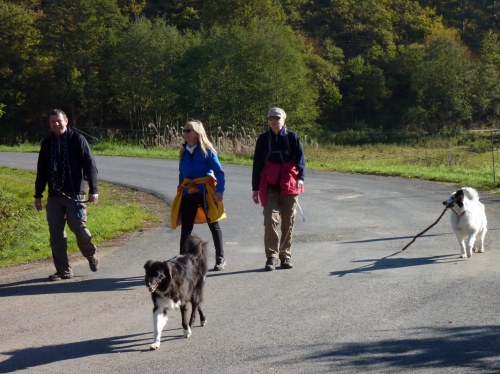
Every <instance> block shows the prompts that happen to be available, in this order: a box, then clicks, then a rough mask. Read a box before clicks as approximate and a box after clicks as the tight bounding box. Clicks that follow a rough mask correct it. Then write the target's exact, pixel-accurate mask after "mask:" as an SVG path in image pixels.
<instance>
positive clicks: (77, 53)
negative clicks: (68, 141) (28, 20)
mask: <svg viewBox="0 0 500 374" xmlns="http://www.w3.org/2000/svg"><path fill="white" fill-rule="evenodd" d="M43 11H44V16H43V19H42V22H41V30H42V32H43V35H44V46H45V47H44V48H45V51H46V53H47V56H48V57H49V58H50V59H51V61H52V66H53V71H52V75H51V76H49V77H48V80H47V83H46V84H47V88H48V89H49V90H51V95H52V100H53V105H54V106H63V107H65V108H66V109H67V110H68V112H69V113H70V114H71V116H72V119H73V123H79V120H80V119H81V118H82V119H83V118H85V121H86V122H88V123H99V121H100V120H101V118H102V116H103V106H102V104H103V103H104V102H105V97H106V95H105V91H103V89H104V88H103V87H102V86H101V80H100V72H101V70H102V68H103V66H104V65H105V64H106V61H105V58H106V53H105V51H106V50H107V49H108V48H109V47H110V46H111V45H112V44H113V43H114V42H115V40H116V37H117V35H118V34H119V33H120V32H121V31H122V30H123V28H124V27H125V26H126V24H127V18H126V17H125V16H124V15H123V14H122V13H121V11H120V8H119V7H118V5H117V3H116V1H115V0H67V1H64V2H60V1H57V0H47V1H45V2H44V8H43Z"/></svg>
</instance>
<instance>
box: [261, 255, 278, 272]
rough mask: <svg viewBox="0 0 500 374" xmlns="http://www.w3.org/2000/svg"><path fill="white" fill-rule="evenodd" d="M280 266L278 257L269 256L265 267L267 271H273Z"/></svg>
mask: <svg viewBox="0 0 500 374" xmlns="http://www.w3.org/2000/svg"><path fill="white" fill-rule="evenodd" d="M276 266H278V259H277V258H276V257H268V258H267V261H266V267H265V268H264V269H265V270H267V271H272V270H274V269H276Z"/></svg>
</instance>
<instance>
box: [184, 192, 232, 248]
mask: <svg viewBox="0 0 500 374" xmlns="http://www.w3.org/2000/svg"><path fill="white" fill-rule="evenodd" d="M200 206H203V196H202V195H201V194H197V193H193V194H189V195H186V196H183V197H182V202H181V212H180V213H181V225H182V226H181V243H180V244H181V250H180V252H181V254H183V253H182V252H183V250H182V249H183V247H184V242H185V241H186V238H187V237H188V236H189V235H191V233H192V232H193V227H194V220H195V218H196V212H197V211H198V207H200ZM208 227H209V228H210V232H211V233H212V238H213V240H214V246H215V256H216V257H224V247H223V243H222V230H221V228H220V225H219V222H213V223H209V224H208Z"/></svg>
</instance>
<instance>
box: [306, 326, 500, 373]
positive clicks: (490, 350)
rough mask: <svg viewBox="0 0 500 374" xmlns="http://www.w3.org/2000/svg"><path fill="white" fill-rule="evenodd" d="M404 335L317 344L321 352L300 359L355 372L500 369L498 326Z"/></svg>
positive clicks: (413, 331)
mask: <svg viewBox="0 0 500 374" xmlns="http://www.w3.org/2000/svg"><path fill="white" fill-rule="evenodd" d="M450 323H451V322H450ZM374 333H377V332H376V331H374ZM380 333H381V334H387V333H390V331H381V332H380ZM405 335H407V336H408V338H405V339H382V340H373V339H370V340H369V341H363V342H353V343H348V344H332V345H330V346H329V347H328V346H321V347H316V349H315V350H316V351H323V352H320V353H317V354H313V355H305V357H302V359H306V360H320V361H325V362H326V363H330V364H331V367H332V369H333V368H335V369H337V370H341V369H342V367H347V368H351V369H355V372H356V371H357V372H367V371H370V370H376V369H379V370H380V369H381V368H387V369H389V371H390V372H398V371H406V370H418V369H421V370H424V369H432V370H435V371H436V372H438V371H439V372H443V371H442V369H448V370H450V369H454V368H455V369H456V370H457V371H458V372H470V370H474V371H475V372H476V371H477V372H481V373H491V374H493V373H499V372H500V334H499V332H498V326H494V325H490V326H465V327H443V328H428V327H422V328H415V329H408V332H407V333H406V334H405ZM309 349H312V347H310V348H309ZM390 368H392V370H390ZM440 369H441V370H440ZM332 372H333V371H332ZM382 372H383V371H382ZM447 372H453V370H450V371H447Z"/></svg>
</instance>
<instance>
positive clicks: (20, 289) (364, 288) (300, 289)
mask: <svg viewBox="0 0 500 374" xmlns="http://www.w3.org/2000/svg"><path fill="white" fill-rule="evenodd" d="M36 157H37V155H36V154H20V153H0V165H5V166H11V167H17V168H25V169H34V167H35V164H36ZM97 162H98V168H99V173H100V178H101V179H102V180H106V181H109V182H114V183H119V184H123V185H127V186H131V187H134V188H137V189H141V190H145V191H148V192H151V193H154V194H156V195H158V196H160V197H162V198H163V199H164V200H165V201H169V199H171V198H172V195H173V193H174V192H175V188H176V184H177V162H176V161H164V160H148V159H129V158H120V157H98V159H97ZM225 172H226V176H227V185H226V193H225V195H224V201H225V206H226V209H227V213H228V219H227V220H225V221H223V222H222V224H221V226H222V229H223V234H224V243H225V251H226V257H227V262H228V267H227V269H226V270H225V271H224V272H209V273H208V277H207V283H206V288H205V290H206V292H205V302H204V308H203V310H204V311H205V313H206V315H207V318H208V323H207V325H206V326H205V327H199V326H196V327H195V328H194V329H193V335H192V337H191V338H189V339H184V338H182V327H181V324H180V313H173V314H172V315H171V316H170V319H169V322H168V324H167V326H166V328H165V329H164V331H163V338H162V345H161V347H160V349H159V350H157V351H150V350H149V344H150V343H151V341H152V335H153V334H152V329H153V326H152V312H151V311H152V303H151V300H150V295H149V293H148V291H147V289H146V287H145V286H144V284H143V275H144V270H143V265H144V263H145V262H146V261H147V260H149V259H155V260H156V259H158V260H161V259H168V258H170V257H172V256H174V255H176V254H177V252H178V241H179V235H180V231H179V230H175V231H173V230H171V229H168V228H166V227H164V228H159V229H153V230H149V231H146V232H142V233H139V234H138V235H136V236H134V237H133V238H132V239H130V240H128V241H126V242H124V243H123V246H121V247H120V248H117V249H114V250H103V251H102V252H100V267H99V271H98V272H97V273H92V272H90V270H89V269H88V264H87V262H86V261H85V259H78V260H75V261H74V262H73V263H72V265H73V270H74V273H75V278H74V279H72V280H69V281H64V282H56V283H49V282H47V281H46V279H47V276H48V275H49V274H51V272H53V268H52V265H51V264H50V262H46V263H40V264H37V265H36V266H32V265H22V266H18V267H11V268H7V269H0V319H1V323H0V373H7V372H12V371H16V370H20V371H21V372H26V373H66V372H75V373H139V372H140V373H159V372H163V373H499V372H500V302H499V294H500V250H499V248H498V243H499V239H500V204H499V202H500V196H498V195H490V194H487V193H484V192H480V196H481V200H482V201H483V203H484V204H485V205H486V210H487V216H488V222H489V224H488V227H489V232H488V234H487V236H486V246H485V248H486V252H485V253H484V254H474V255H473V257H472V258H470V259H468V260H463V259H460V258H459V247H458V244H457V241H456V239H455V237H454V235H453V233H452V230H451V226H450V223H449V214H450V213H447V214H446V215H445V217H443V219H442V220H441V221H440V222H439V223H438V224H437V225H436V226H434V227H433V228H432V229H431V230H429V231H428V232H427V233H426V234H425V235H423V236H422V237H420V238H418V239H417V240H416V241H415V243H413V244H412V245H411V246H410V247H409V248H408V249H407V250H406V251H404V252H402V253H401V252H399V251H400V249H401V248H402V247H404V245H406V244H407V243H408V242H409V241H410V240H411V239H412V238H413V236H414V235H416V234H418V233H419V232H421V231H422V230H423V229H425V228H426V227H428V226H429V225H430V224H431V223H433V222H434V221H435V220H436V219H437V217H438V216H439V214H440V213H441V211H442V209H443V206H442V205H441V201H443V200H444V199H445V198H446V197H447V196H448V195H449V193H450V192H451V191H453V190H454V189H455V188H456V187H460V186H446V185H443V184H438V183H431V182H422V181H416V180H405V179H401V178H383V177H374V176H361V175H348V174H337V173H324V172H313V171H309V172H308V173H307V175H306V182H305V188H306V192H305V194H303V195H302V196H301V197H300V205H301V207H302V209H303V216H302V215H301V214H300V213H298V215H297V222H296V229H295V232H294V245H293V264H294V268H293V269H291V270H280V269H277V270H276V271H273V272H265V271H263V268H264V263H265V256H264V251H263V226H262V209H261V208H260V207H259V206H257V205H255V204H254V203H253V202H252V201H251V191H250V190H251V183H250V178H251V169H250V168H248V167H236V166H231V165H225ZM0 185H1V183H0ZM101 203H105V202H104V201H101ZM91 209H92V208H91V207H90V209H89V210H90V212H89V214H92V212H91ZM33 214H36V213H35V211H34V212H33ZM303 218H304V219H305V220H303ZM90 229H92V228H90ZM195 232H196V233H198V234H199V235H200V236H202V237H203V238H206V239H207V240H210V248H211V250H210V266H213V263H214V250H213V245H212V240H211V237H210V235H209V231H208V228H207V227H206V225H197V226H196V227H195Z"/></svg>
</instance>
